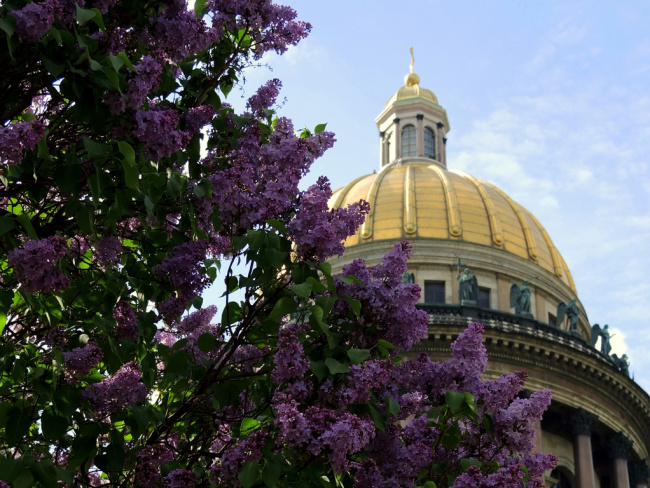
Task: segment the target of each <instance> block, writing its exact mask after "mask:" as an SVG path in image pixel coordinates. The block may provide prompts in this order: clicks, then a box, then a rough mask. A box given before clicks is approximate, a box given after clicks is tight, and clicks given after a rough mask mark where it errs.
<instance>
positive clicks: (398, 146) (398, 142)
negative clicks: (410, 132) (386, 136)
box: [393, 117, 402, 159]
mask: <svg viewBox="0 0 650 488" xmlns="http://www.w3.org/2000/svg"><path fill="white" fill-rule="evenodd" d="M393 123H394V124H395V159H399V158H401V157H402V134H401V133H400V128H399V118H398V117H395V118H394V119H393Z"/></svg>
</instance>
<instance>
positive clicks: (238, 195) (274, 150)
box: [205, 119, 334, 232]
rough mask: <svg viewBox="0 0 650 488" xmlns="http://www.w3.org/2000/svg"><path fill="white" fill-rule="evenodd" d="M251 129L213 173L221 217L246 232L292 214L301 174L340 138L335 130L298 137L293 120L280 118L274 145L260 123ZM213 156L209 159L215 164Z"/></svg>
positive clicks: (209, 162) (211, 180)
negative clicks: (264, 139) (265, 137)
mask: <svg viewBox="0 0 650 488" xmlns="http://www.w3.org/2000/svg"><path fill="white" fill-rule="evenodd" d="M245 130H246V132H245V134H244V135H243V137H242V138H241V139H240V140H239V145H238V147H237V148H236V149H235V150H233V151H231V152H230V153H228V154H226V155H225V158H226V160H227V161H228V163H229V166H228V167H227V168H225V169H223V170H220V171H218V172H217V173H216V174H214V175H213V176H211V177H210V178H209V180H210V183H211V184H212V196H213V202H212V203H213V204H216V205H217V206H218V209H219V215H220V218H221V221H222V222H223V223H224V225H229V224H232V225H234V227H235V229H236V230H237V231H240V232H241V231H242V230H243V229H249V228H252V227H254V226H255V225H262V224H264V223H265V222H266V221H267V220H269V219H271V218H277V217H278V216H283V215H287V214H288V212H290V211H291V209H292V208H293V202H294V198H295V196H296V195H297V194H298V182H299V181H300V178H301V177H302V176H303V175H304V174H305V173H306V172H307V170H308V169H309V167H310V165H311V164H312V162H313V161H314V159H315V158H316V157H318V156H320V155H321V154H322V153H323V152H324V151H325V150H326V149H328V148H329V147H331V146H332V144H333V142H334V137H333V134H331V133H329V132H322V133H321V134H317V135H315V136H311V137H306V138H303V139H300V138H297V137H296V136H295V134H294V131H293V125H292V124H291V122H290V121H289V120H287V119H278V121H277V123H276V125H275V130H274V132H273V134H272V135H271V137H270V138H269V141H268V144H264V145H263V144H262V140H261V133H260V130H259V128H258V126H257V124H251V125H250V126H248V127H247V128H246V129H245ZM213 158H214V155H209V156H208V158H207V160H206V161H205V164H208V165H210V164H214V163H212V159H213Z"/></svg>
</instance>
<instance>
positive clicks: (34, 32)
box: [11, 0, 63, 41]
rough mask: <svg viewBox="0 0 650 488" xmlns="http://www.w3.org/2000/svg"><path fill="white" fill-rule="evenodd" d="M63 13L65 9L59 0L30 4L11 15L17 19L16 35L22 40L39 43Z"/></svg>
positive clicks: (46, 0)
mask: <svg viewBox="0 0 650 488" xmlns="http://www.w3.org/2000/svg"><path fill="white" fill-rule="evenodd" d="M62 13H63V8H62V7H61V5H60V4H59V2H58V1H57V0H45V1H44V2H32V3H28V4H27V5H25V6H24V7H23V8H21V9H20V10H14V11H13V12H11V15H13V16H14V18H15V19H16V35H17V36H18V37H19V38H20V39H21V40H23V41H38V40H39V39H40V38H41V36H42V35H43V34H45V33H46V32H47V31H48V30H49V29H50V27H52V24H53V23H54V21H55V20H56V19H58V18H59V17H61V14H62Z"/></svg>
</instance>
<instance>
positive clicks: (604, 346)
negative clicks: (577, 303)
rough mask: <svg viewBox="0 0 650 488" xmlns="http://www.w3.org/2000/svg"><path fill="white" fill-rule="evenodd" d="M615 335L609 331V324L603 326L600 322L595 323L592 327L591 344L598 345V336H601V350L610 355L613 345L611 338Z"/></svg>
mask: <svg viewBox="0 0 650 488" xmlns="http://www.w3.org/2000/svg"><path fill="white" fill-rule="evenodd" d="M615 335H616V334H610V333H609V326H608V325H607V324H605V326H604V327H602V328H601V327H600V326H599V325H598V324H594V325H593V327H592V328H591V346H592V347H596V342H598V338H599V337H600V352H602V353H603V354H604V355H605V356H608V357H609V353H610V352H612V345H611V344H610V343H609V340H610V339H611V338H612V337H614V336H615Z"/></svg>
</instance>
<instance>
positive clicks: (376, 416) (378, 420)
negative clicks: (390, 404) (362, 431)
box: [368, 403, 386, 432]
mask: <svg viewBox="0 0 650 488" xmlns="http://www.w3.org/2000/svg"><path fill="white" fill-rule="evenodd" d="M368 408H369V409H370V416H371V417H372V420H373V422H374V423H375V427H377V430H379V431H380V432H385V431H386V419H385V418H384V416H383V415H382V413H381V412H380V411H379V409H378V408H377V407H376V406H374V405H373V404H372V403H369V404H368Z"/></svg>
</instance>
